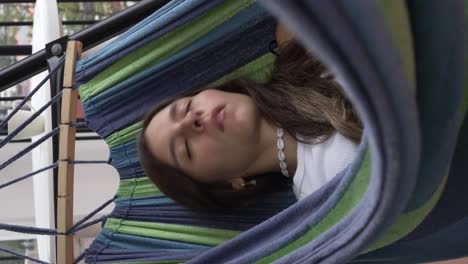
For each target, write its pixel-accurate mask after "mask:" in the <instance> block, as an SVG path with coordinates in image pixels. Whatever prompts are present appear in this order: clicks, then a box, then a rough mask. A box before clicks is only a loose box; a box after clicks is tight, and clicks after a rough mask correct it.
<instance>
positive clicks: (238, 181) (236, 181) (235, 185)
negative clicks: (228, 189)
mask: <svg viewBox="0 0 468 264" xmlns="http://www.w3.org/2000/svg"><path fill="white" fill-rule="evenodd" d="M229 182H230V183H231V186H232V189H234V190H236V191H242V190H244V189H245V188H244V187H242V185H243V184H245V180H244V178H242V177H239V178H233V179H230V180H229Z"/></svg>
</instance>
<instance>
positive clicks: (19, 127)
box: [0, 91, 62, 149]
mask: <svg viewBox="0 0 468 264" xmlns="http://www.w3.org/2000/svg"><path fill="white" fill-rule="evenodd" d="M61 97H62V91H60V92H59V93H57V95H55V96H54V97H53V98H52V99H51V100H50V101H49V102H48V103H46V104H45V105H43V106H42V107H41V108H40V109H39V110H37V111H36V112H34V114H32V115H31V116H30V117H29V118H28V119H26V121H24V123H22V124H21V125H20V126H18V127H17V128H16V129H15V130H13V131H12V132H11V133H10V134H8V135H7V136H6V137H5V138H4V139H3V140H2V141H0V149H1V148H3V147H4V146H5V145H6V144H7V143H8V142H10V141H11V140H12V139H13V138H14V137H15V136H16V135H17V134H18V133H19V132H21V131H22V130H23V129H24V128H25V127H26V126H28V125H29V124H30V123H31V122H32V121H33V120H34V119H35V118H36V117H38V116H39V115H40V114H41V113H42V112H44V110H45V109H46V108H47V107H49V106H50V105H52V104H53V103H55V102H57V101H58V100H59V99H60V98H61Z"/></svg>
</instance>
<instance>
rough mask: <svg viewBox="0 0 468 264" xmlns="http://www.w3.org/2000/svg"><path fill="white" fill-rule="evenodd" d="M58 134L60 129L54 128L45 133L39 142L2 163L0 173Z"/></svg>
mask: <svg viewBox="0 0 468 264" xmlns="http://www.w3.org/2000/svg"><path fill="white" fill-rule="evenodd" d="M59 132H60V127H56V128H54V129H53V130H52V131H50V132H49V133H47V134H46V135H44V136H43V137H42V138H40V139H39V140H37V141H34V142H33V143H32V144H31V145H29V146H27V147H26V148H24V149H23V150H21V151H20V152H18V153H17V154H16V155H14V156H13V157H11V158H10V159H9V160H7V161H5V162H4V163H2V164H1V165H0V171H1V170H3V169H4V168H5V167H7V166H8V165H10V164H11V163H13V162H14V161H15V160H17V159H19V158H21V157H22V156H24V155H25V154H27V153H28V152H30V151H31V150H32V149H34V148H35V147H37V146H38V145H40V144H41V143H42V142H44V141H46V140H47V139H49V138H50V137H52V136H54V135H56V134H58V133H59Z"/></svg>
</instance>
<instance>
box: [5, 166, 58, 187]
mask: <svg viewBox="0 0 468 264" xmlns="http://www.w3.org/2000/svg"><path fill="white" fill-rule="evenodd" d="M57 166H58V162H55V163H54V164H52V165H49V166H46V167H44V168H41V169H38V170H36V171H33V172H30V173H28V174H26V175H24V176H22V177H19V178H17V179H14V180H12V181H9V182H7V183H4V184H0V189H3V188H5V187H7V186H10V185H12V184H14V183H17V182H20V181H23V180H26V179H28V178H30V177H32V176H34V175H36V174H38V173H41V172H43V171H46V170H50V169H53V168H57Z"/></svg>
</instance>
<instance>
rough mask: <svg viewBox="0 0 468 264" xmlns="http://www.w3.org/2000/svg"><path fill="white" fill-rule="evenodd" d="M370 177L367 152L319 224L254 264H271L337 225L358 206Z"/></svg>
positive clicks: (369, 162)
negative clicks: (341, 194)
mask: <svg viewBox="0 0 468 264" xmlns="http://www.w3.org/2000/svg"><path fill="white" fill-rule="evenodd" d="M370 176H371V161H370V155H369V150H367V151H366V154H365V156H364V159H363V162H362V164H361V168H360V169H359V171H358V172H357V174H356V176H355V177H354V179H353V181H352V182H351V184H350V186H349V187H348V190H347V191H346V193H345V194H344V195H343V197H341V199H340V200H339V201H338V203H337V205H336V207H335V208H333V209H332V210H331V211H330V212H329V213H328V214H327V215H326V216H325V217H324V219H323V220H322V221H321V222H320V223H318V224H317V225H315V226H313V227H311V229H309V231H307V232H306V233H305V234H303V235H302V236H301V237H299V238H298V239H297V240H295V241H294V242H292V243H290V244H289V245H287V246H286V247H284V248H282V249H280V250H278V251H276V252H275V253H273V254H272V255H270V256H267V257H265V258H263V259H260V260H259V261H257V262H256V263H271V262H273V261H275V260H277V259H279V258H281V257H283V256H285V255H288V254H289V253H291V252H292V251H294V250H295V249H297V248H300V247H302V246H304V245H305V244H307V243H309V242H310V241H312V240H313V239H315V238H316V237H318V236H319V235H320V234H322V233H323V232H325V231H327V230H328V229H329V228H331V227H333V226H334V225H335V224H336V223H338V222H339V221H340V220H341V219H343V218H344V217H345V216H346V215H348V214H349V213H350V212H351V210H352V209H353V208H354V207H356V205H358V204H359V202H360V201H361V199H362V197H363V195H364V194H365V192H366V191H367V187H368V186H369V182H370V179H371V177H370Z"/></svg>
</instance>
